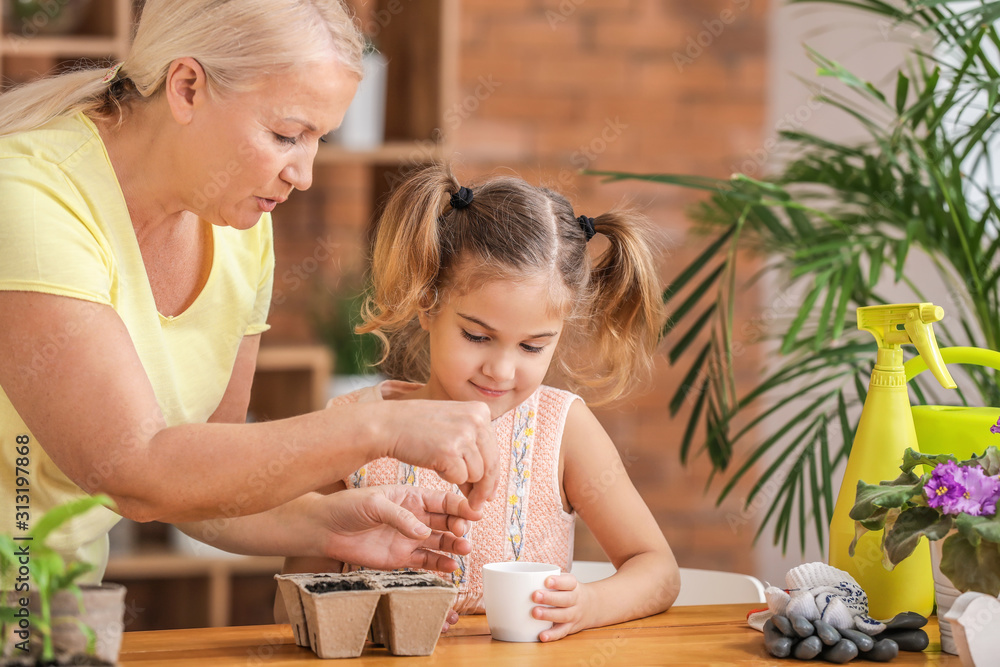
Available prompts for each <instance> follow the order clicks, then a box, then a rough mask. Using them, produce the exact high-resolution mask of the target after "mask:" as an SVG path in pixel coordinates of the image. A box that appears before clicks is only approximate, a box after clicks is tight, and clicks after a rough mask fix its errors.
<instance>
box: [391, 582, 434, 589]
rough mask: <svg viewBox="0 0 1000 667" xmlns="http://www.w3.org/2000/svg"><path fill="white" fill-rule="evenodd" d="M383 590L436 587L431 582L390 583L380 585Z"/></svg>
mask: <svg viewBox="0 0 1000 667" xmlns="http://www.w3.org/2000/svg"><path fill="white" fill-rule="evenodd" d="M382 585H383V586H384V587H385V588H423V587H425V586H437V585H438V584H435V583H434V582H433V581H390V582H386V583H384V584H382Z"/></svg>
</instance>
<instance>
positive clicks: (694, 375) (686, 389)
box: [670, 343, 712, 417]
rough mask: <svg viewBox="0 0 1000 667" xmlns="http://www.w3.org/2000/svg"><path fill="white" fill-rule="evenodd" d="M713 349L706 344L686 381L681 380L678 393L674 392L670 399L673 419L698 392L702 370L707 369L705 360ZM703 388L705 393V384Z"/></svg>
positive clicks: (688, 373) (686, 376)
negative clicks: (689, 398) (694, 393)
mask: <svg viewBox="0 0 1000 667" xmlns="http://www.w3.org/2000/svg"><path fill="white" fill-rule="evenodd" d="M711 348H712V344H711V343H705V346H704V347H702V348H701V352H700V353H699V354H698V358H697V359H695V360H694V363H693V364H691V368H690V369H689V370H688V372H687V375H685V376H684V379H683V380H681V384H680V386H679V387H677V391H675V392H674V396H673V398H671V399H670V416H671V417H675V416H676V415H677V413H678V411H680V409H681V406H682V405H684V402H685V401H686V400H687V399H688V397H689V396H690V395H691V393H692V392H694V391H697V390H698V386H697V380H698V377H699V376H700V375H701V373H702V370H703V369H704V368H705V360H706V358H707V357H708V352H709V350H710V349H711ZM701 386H702V391H704V389H703V387H704V383H702V385H701Z"/></svg>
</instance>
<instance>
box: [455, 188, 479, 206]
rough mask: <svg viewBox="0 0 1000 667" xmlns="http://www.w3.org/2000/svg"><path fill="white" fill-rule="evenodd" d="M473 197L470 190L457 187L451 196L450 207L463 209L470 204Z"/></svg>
mask: <svg viewBox="0 0 1000 667" xmlns="http://www.w3.org/2000/svg"><path fill="white" fill-rule="evenodd" d="M473 199H474V196H473V194H472V190H470V189H469V188H466V187H461V188H459V189H458V192H456V193H455V194H453V195H452V196H451V207H452V208H454V209H463V208H465V207H466V206H468V205H469V204H471V203H472V200H473Z"/></svg>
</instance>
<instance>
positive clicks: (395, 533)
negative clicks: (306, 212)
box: [0, 0, 496, 578]
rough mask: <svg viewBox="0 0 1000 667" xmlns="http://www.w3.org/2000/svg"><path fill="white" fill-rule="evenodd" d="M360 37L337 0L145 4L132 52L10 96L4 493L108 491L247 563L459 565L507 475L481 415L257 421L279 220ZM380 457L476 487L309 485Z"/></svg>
mask: <svg viewBox="0 0 1000 667" xmlns="http://www.w3.org/2000/svg"><path fill="white" fill-rule="evenodd" d="M361 50H362V42H361V39H360V37H359V35H358V33H357V31H356V29H355V28H354V25H353V23H352V22H351V20H350V18H349V16H348V15H347V13H346V12H345V10H344V8H343V6H342V5H341V3H340V2H339V1H338V0H240V1H239V2H237V1H235V0H147V2H146V3H145V8H144V10H143V14H142V19H141V21H140V24H139V27H138V32H137V34H136V38H135V42H134V44H133V47H132V50H131V52H130V53H129V55H128V57H127V58H125V60H124V61H123V62H122V63H120V64H118V65H116V66H115V67H113V68H111V69H110V70H107V71H96V70H85V71H77V72H72V73H69V74H65V75H62V76H58V77H54V78H50V79H46V80H42V81H40V82H36V83H32V84H28V85H26V86H23V87H21V88H19V89H15V90H14V91H11V92H8V93H6V94H4V95H0V202H2V208H0V323H2V324H0V388H2V391H0V474H2V479H3V489H4V491H3V493H4V494H5V495H8V498H4V501H3V505H4V506H5V507H8V506H10V501H11V500H13V498H10V497H9V496H13V495H14V494H13V489H12V488H11V485H12V484H13V480H14V479H15V471H16V468H18V467H19V468H21V469H22V472H23V471H27V473H28V477H29V478H30V512H29V513H30V516H31V517H37V516H39V515H40V514H41V513H42V512H44V511H45V510H46V509H48V508H49V507H52V506H54V505H56V504H59V503H60V502H63V501H65V500H68V499H71V498H74V497H77V496H80V495H82V494H88V493H97V492H104V493H107V494H109V495H111V496H112V498H114V500H115V501H116V503H117V509H118V512H119V513H120V514H121V516H126V517H129V518H132V519H135V520H138V521H149V520H154V519H155V520H161V521H169V522H173V523H179V524H182V527H183V529H184V530H185V531H186V532H188V533H190V534H192V535H194V536H196V537H200V538H201V539H204V540H206V541H209V542H210V543H213V544H215V545H216V546H220V547H222V548H225V549H229V550H232V551H239V552H244V553H256V554H284V555H304V556H308V555H312V556H319V555H323V556H327V557H331V558H338V559H341V560H348V561H352V562H364V563H367V564H370V565H372V566H375V567H390V566H401V565H411V566H422V567H433V568H439V569H446V570H447V569H450V568H452V567H454V562H453V561H451V559H449V558H447V557H444V556H441V555H440V554H437V553H434V552H431V551H428V549H441V550H444V551H450V552H452V553H464V552H467V550H468V544H467V543H466V541H464V540H461V539H460V538H459V537H458V536H460V535H461V534H462V533H463V531H464V529H465V523H464V522H465V521H466V520H474V519H476V518H478V517H479V513H478V508H479V507H480V506H481V504H482V503H483V502H484V501H485V500H486V499H487V498H488V497H489V496H490V495H492V492H493V484H494V477H495V471H494V470H495V463H496V453H495V452H496V444H495V441H494V436H493V429H492V428H491V427H490V418H489V411H488V409H487V408H486V406H485V405H482V404H477V403H465V404H461V403H451V402H448V403H441V404H440V405H434V406H433V409H431V406H430V405H429V404H427V403H421V402H418V401H413V402H405V403H398V404H397V403H385V404H375V403H373V404H363V405H345V406H339V407H332V408H330V409H327V410H324V411H321V412H316V413H311V414H307V415H303V416H300V417H295V418H291V419H284V420H279V421H274V422H269V423H258V424H245V423H244V421H245V417H246V409H247V403H248V400H249V393H250V383H251V379H252V377H253V372H254V364H255V358H256V353H257V348H258V344H259V339H260V334H261V332H263V331H265V330H266V329H267V328H268V327H267V324H266V316H267V311H268V306H269V301H270V296H271V284H272V273H273V264H274V259H273V252H272V245H271V217H270V213H271V211H272V210H274V208H275V207H276V206H277V205H278V204H280V203H281V202H283V201H284V200H285V199H286V198H287V197H288V196H289V194H290V193H291V192H292V190H294V189H299V190H304V189H306V188H308V187H309V185H310V183H311V170H312V162H313V158H314V157H315V154H316V148H317V145H318V142H319V141H320V137H322V136H323V135H324V134H325V133H327V132H329V131H330V130H332V129H334V128H336V127H337V126H338V125H339V124H340V122H341V119H342V118H343V115H344V112H345V110H346V109H347V106H348V104H349V102H350V101H351V98H352V96H353V95H354V92H355V90H356V88H357V84H358V81H359V79H360V77H361V66H360V56H361ZM25 452H27V453H26V454H25ZM381 456H394V457H397V458H400V459H402V460H405V461H407V462H410V463H414V464H417V465H421V466H425V467H429V468H433V469H435V470H437V471H439V472H440V473H441V475H442V476H443V477H444V478H445V479H448V480H450V481H452V482H454V483H456V484H459V485H462V488H463V491H465V492H466V495H467V496H468V501H466V500H465V499H462V498H461V497H460V496H457V495H455V494H444V493H437V494H435V493H431V492H427V491H422V490H416V489H412V488H410V489H392V488H391V489H389V490H387V491H384V492H377V493H371V492H366V493H365V494H364V495H362V494H353V493H352V492H345V493H337V494H332V495H330V496H326V495H323V494H320V493H316V492H315V491H316V490H317V489H321V488H323V487H325V486H327V485H329V484H331V483H333V482H335V481H336V480H338V479H341V478H343V477H344V476H345V475H346V474H348V473H349V472H350V471H352V470H355V469H357V468H358V467H360V466H361V465H362V464H363V463H365V462H366V461H369V460H372V459H375V458H378V457H381ZM22 464H23V465H22ZM375 491H378V490H375ZM456 517H458V520H456V519H455V518H456ZM118 519H119V514H116V513H113V512H111V511H109V510H103V509H102V510H95V511H93V512H91V513H88V514H87V515H85V516H83V517H80V518H79V519H78V520H76V521H74V522H72V523H71V525H69V526H68V527H67V528H66V529H65V530H63V531H62V532H61V533H59V534H58V535H56V536H55V539H56V541H57V546H58V548H60V550H61V551H63V552H64V553H65V554H66V555H68V556H71V557H74V558H78V559H83V560H87V561H90V562H92V563H95V564H96V565H97V566H98V568H97V574H96V577H98V578H99V577H100V576H101V574H102V572H103V565H104V564H105V563H106V560H107V537H106V534H107V531H108V530H109V529H110V528H111V526H112V525H114V523H115V522H116V521H118ZM425 524H426V525H425ZM23 527H24V526H23V524H17V523H16V522H15V516H14V512H13V511H5V512H4V513H3V515H2V517H0V530H3V531H5V532H9V533H13V532H15V530H18V531H19V530H23ZM431 529H433V530H431Z"/></svg>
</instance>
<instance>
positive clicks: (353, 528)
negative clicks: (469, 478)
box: [320, 486, 482, 572]
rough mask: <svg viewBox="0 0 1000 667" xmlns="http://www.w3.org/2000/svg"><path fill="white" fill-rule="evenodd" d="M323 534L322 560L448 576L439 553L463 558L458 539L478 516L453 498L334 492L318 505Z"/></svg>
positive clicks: (394, 490)
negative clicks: (419, 570) (410, 568)
mask: <svg viewBox="0 0 1000 667" xmlns="http://www.w3.org/2000/svg"><path fill="white" fill-rule="evenodd" d="M320 508H321V512H322V513H323V514H322V519H321V520H322V521H323V527H324V528H325V529H326V530H327V531H328V535H327V538H326V541H325V544H324V555H325V556H326V557H328V558H334V559H336V560H341V561H345V562H348V563H353V564H356V565H362V566H364V567H369V568H373V569H379V570H391V569H395V568H399V567H413V568H421V569H425V570H438V571H441V572H451V571H453V570H455V569H456V568H457V567H458V563H457V562H455V560H454V559H452V558H449V557H448V556H445V555H443V554H439V553H435V552H434V551H431V549H433V550H436V551H444V552H447V553H453V554H458V555H461V556H464V555H467V554H469V553H470V552H471V551H472V545H471V544H470V543H469V541H468V540H467V539H465V538H463V537H462V535H464V534H465V533H466V532H467V531H468V528H469V523H468V522H469V521H476V520H478V519H480V518H481V517H482V513H481V512H478V511H474V510H472V509H471V508H470V507H469V501H468V500H466V499H465V498H462V497H461V496H459V495H458V494H455V493H446V492H444V491H435V490H431V489H423V488H419V487H414V486H376V487H368V488H363V489H347V490H345V491H338V492H336V493H333V494H330V495H328V496H323V497H322V500H320Z"/></svg>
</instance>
